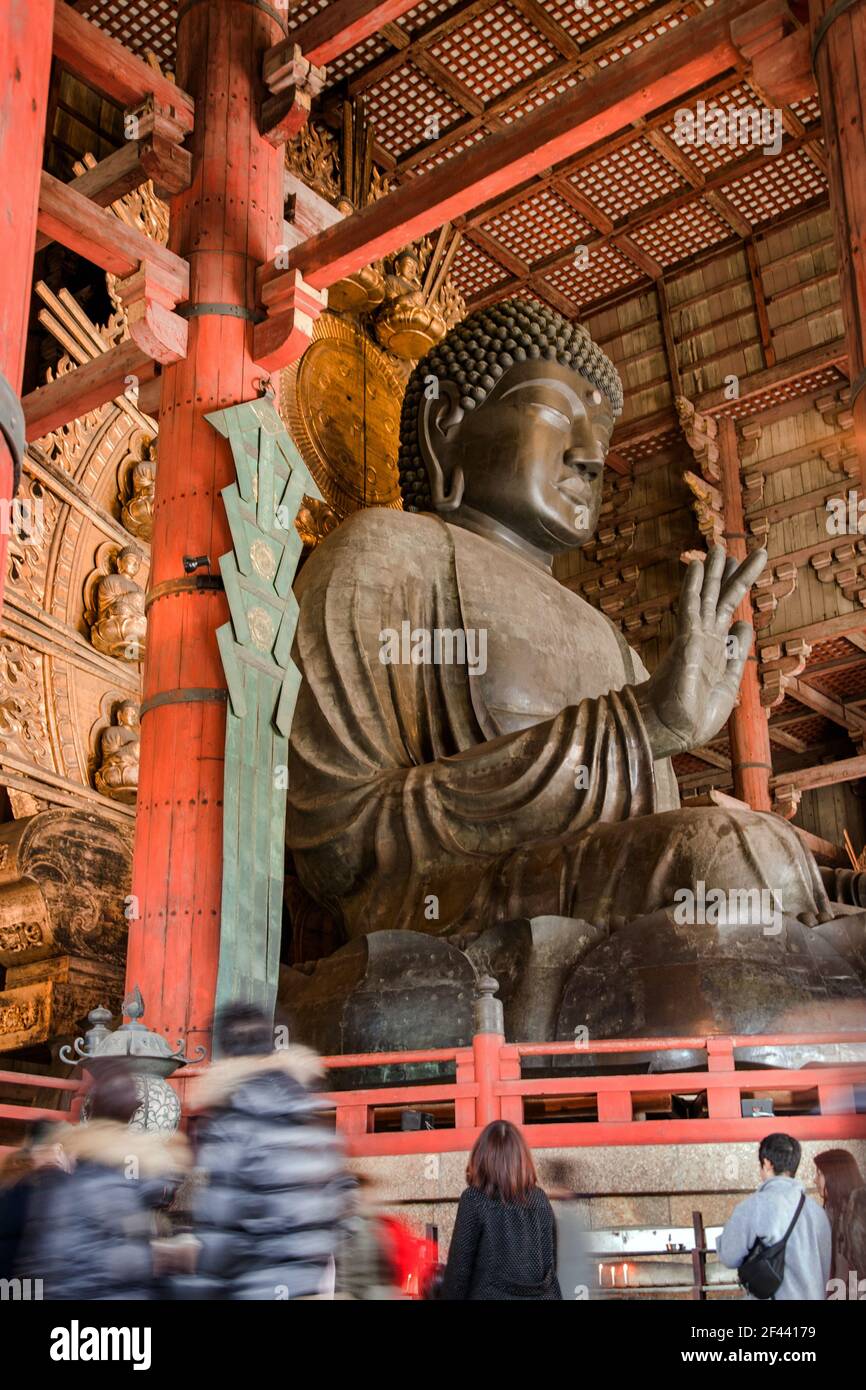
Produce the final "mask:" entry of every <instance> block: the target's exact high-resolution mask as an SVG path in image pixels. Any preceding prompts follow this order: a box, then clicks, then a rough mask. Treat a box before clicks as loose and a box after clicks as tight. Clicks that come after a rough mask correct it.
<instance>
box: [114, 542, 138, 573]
mask: <svg viewBox="0 0 866 1390" xmlns="http://www.w3.org/2000/svg"><path fill="white" fill-rule="evenodd" d="M140 569H141V556H140V555H139V553H138V551H137V550H136V549H135V548H134V546H131V545H125V546H124V547H123V549H122V550H121V551H119V552H118V556H117V572H118V574H126V575H128V576H129V578H130V579H131V578H132V577H133V575H135V574H138V571H139V570H140Z"/></svg>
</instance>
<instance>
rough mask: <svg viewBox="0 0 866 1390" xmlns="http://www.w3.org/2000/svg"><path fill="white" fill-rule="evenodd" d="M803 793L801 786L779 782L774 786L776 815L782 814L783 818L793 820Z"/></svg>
mask: <svg viewBox="0 0 866 1390" xmlns="http://www.w3.org/2000/svg"><path fill="white" fill-rule="evenodd" d="M802 795H803V793H802V792H801V791H800V789H799V787H792V786H789V785H787V784H785V783H781V782H780V783H777V784H776V786H774V788H773V810H774V811H775V813H776V815H777V816H781V817H782V819H783V820H793V819H794V816H796V814H797V807H798V806H799V805H800V797H801V796H802Z"/></svg>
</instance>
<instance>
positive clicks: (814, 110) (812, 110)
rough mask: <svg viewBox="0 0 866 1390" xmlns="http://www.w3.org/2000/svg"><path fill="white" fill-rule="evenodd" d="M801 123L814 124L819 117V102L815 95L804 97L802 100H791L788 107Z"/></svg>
mask: <svg viewBox="0 0 866 1390" xmlns="http://www.w3.org/2000/svg"><path fill="white" fill-rule="evenodd" d="M789 110H791V111H792V112H793V113H794V115H795V116H796V117H797V119H798V120H799V121H802V122H803V125H806V126H809V125H814V123H815V121H820V119H821V103H820V102H819V101H818V97H817V95H814V96H810V97H804V98H803V100H802V101H792V102H791V104H790V107H789Z"/></svg>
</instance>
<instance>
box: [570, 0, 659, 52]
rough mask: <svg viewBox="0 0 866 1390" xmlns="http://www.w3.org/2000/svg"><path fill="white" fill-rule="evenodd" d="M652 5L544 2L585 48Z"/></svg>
mask: <svg viewBox="0 0 866 1390" xmlns="http://www.w3.org/2000/svg"><path fill="white" fill-rule="evenodd" d="M653 3H654V0H547V3H546V4H545V7H544V8H545V9H546V10H547V12H548V14H549V15H550V17H551V19H555V20H556V22H557V24H560V25H561V26H562V28H563V29H564V30H565V32H566V33H567V34H570V35H571V37H572V38H573V39H576V40H577V42H578V43H581V44H585V43H589V42H590V41H591V40H593V39H598V38H601V36H602V34H606V33H607V32H608V31H609V30H610V29H615V28H616V27H617V25H618V24H624V23H625V22H626V20H628V19H632V18H633V17H634V16H635V15H636V14H640V12H641V10H645V9H648V8H649V6H650V5H651V4H653Z"/></svg>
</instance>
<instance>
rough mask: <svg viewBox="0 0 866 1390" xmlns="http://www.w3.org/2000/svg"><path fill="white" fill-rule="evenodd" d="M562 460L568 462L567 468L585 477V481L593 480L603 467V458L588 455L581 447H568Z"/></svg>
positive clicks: (591, 481)
mask: <svg viewBox="0 0 866 1390" xmlns="http://www.w3.org/2000/svg"><path fill="white" fill-rule="evenodd" d="M564 462H565V463H567V464H568V466H569V468H573V469H574V471H575V472H576V473H579V474H580V476H581V478H586V480H587V482H590V483H594V482H595V480H596V478H598V477H599V476H600V475H601V471H602V469H603V468H604V460H603V459H599V458H592V457H588V456H587V455H586V453H585V452H584V451H583V450H582V449H568V450H567V451H566V454H565V458H564Z"/></svg>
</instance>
